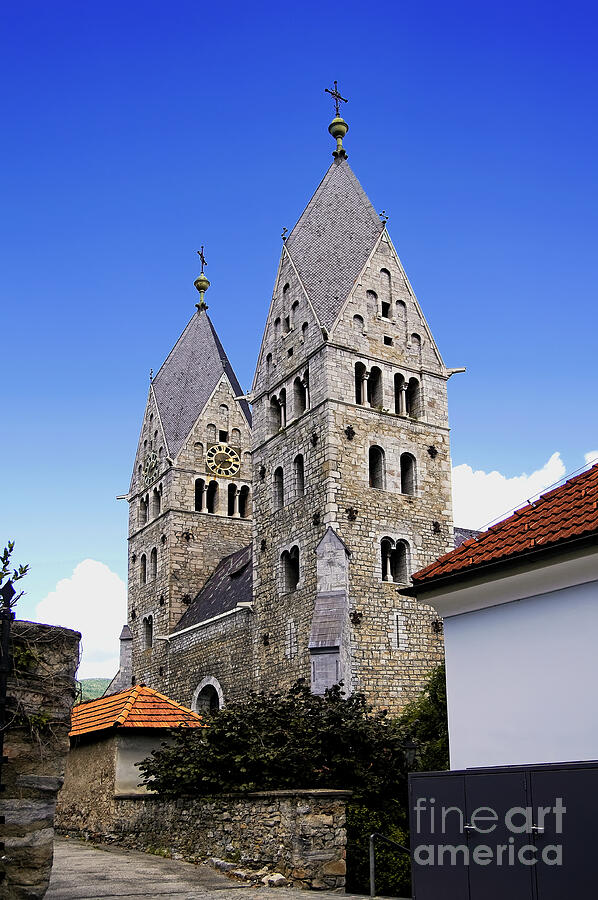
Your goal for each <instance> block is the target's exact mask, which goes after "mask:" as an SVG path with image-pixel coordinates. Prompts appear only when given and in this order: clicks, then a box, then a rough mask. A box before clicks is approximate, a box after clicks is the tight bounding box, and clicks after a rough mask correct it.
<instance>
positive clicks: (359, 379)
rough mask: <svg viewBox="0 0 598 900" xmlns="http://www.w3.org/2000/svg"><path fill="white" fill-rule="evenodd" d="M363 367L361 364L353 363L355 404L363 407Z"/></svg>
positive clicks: (364, 393) (364, 386) (364, 392)
mask: <svg viewBox="0 0 598 900" xmlns="http://www.w3.org/2000/svg"><path fill="white" fill-rule="evenodd" d="M365 371H366V370H365V366H364V364H363V363H362V362H358V363H355V402H356V403H358V404H359V406H363V405H364V403H365V398H366V392H367V388H366V383H365V382H366V379H365Z"/></svg>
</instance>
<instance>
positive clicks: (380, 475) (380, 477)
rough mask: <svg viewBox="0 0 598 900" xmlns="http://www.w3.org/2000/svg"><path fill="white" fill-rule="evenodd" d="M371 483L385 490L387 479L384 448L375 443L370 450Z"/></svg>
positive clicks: (371, 485) (374, 486)
mask: <svg viewBox="0 0 598 900" xmlns="http://www.w3.org/2000/svg"><path fill="white" fill-rule="evenodd" d="M368 464H369V483H370V487H373V488H378V489H379V490H384V486H385V481H386V472H385V463H384V450H383V449H382V447H377V446H376V445H374V446H373V447H370V451H369V458H368Z"/></svg>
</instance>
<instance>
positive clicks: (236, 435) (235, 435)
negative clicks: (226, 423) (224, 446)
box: [230, 428, 241, 447]
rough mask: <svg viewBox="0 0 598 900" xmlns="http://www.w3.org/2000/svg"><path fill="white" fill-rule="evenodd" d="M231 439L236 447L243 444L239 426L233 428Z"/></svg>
mask: <svg viewBox="0 0 598 900" xmlns="http://www.w3.org/2000/svg"><path fill="white" fill-rule="evenodd" d="M230 439H231V441H232V443H233V445H234V446H235V447H240V446H241V431H240V430H239V429H238V428H233V430H232V431H231V433H230Z"/></svg>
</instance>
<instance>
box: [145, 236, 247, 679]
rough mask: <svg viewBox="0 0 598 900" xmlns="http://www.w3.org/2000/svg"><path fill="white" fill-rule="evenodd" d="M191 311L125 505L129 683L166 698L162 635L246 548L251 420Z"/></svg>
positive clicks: (150, 411)
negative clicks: (222, 567)
mask: <svg viewBox="0 0 598 900" xmlns="http://www.w3.org/2000/svg"><path fill="white" fill-rule="evenodd" d="M200 255H201V260H202V272H201V275H200V276H199V277H198V278H197V279H196V281H195V286H196V288H197V290H198V291H199V293H200V301H199V303H197V304H196V306H197V311H196V312H195V314H194V315H193V316H192V318H191V320H190V321H189V323H188V324H187V326H186V328H185V330H184V331H183V333H182V334H181V336H180V338H179V339H178V341H177V342H176V344H175V346H174V348H173V349H172V351H171V353H170V354H169V356H168V358H167V359H166V361H165V362H164V364H163V365H162V367H161V369H160V370H159V372H158V374H157V375H156V376H155V378H153V379H152V381H151V384H150V389H149V396H148V399H147V405H146V408H145V414H144V417H143V424H142V427H141V434H140V437H139V444H138V447H137V453H136V457H135V463H134V468H133V475H132V478H131V486H130V490H129V494H128V496H127V499H128V501H129V575H128V582H129V586H128V623H129V626H130V629H131V632H132V637H133V661H132V674H133V678H134V680H135V681H137V682H138V683H139V682H141V681H143V682H146V683H147V684H148V685H150V686H151V687H154V688H157V689H158V690H163V691H168V688H169V677H170V673H169V662H168V655H169V654H168V635H169V633H171V632H172V631H173V630H174V628H175V627H176V624H177V622H178V621H179V620H180V618H181V616H182V614H183V613H184V612H185V610H186V609H187V607H188V605H189V603H190V602H191V601H192V599H193V598H194V597H195V595H196V593H197V591H198V590H199V589H200V588H201V587H202V585H203V584H204V583H205V581H206V580H207V579H208V577H209V576H210V575H211V574H212V572H213V571H214V569H215V568H216V566H217V564H218V563H219V561H220V560H221V559H222V558H223V557H225V556H227V555H228V554H230V553H233V552H235V551H237V550H239V549H241V548H242V547H245V546H247V544H249V543H250V541H251V503H252V498H251V480H252V471H251V413H250V410H249V406H248V404H247V401H246V400H244V399H241V394H242V391H241V388H240V385H239V382H238V381H237V378H236V376H235V373H234V372H233V369H232V367H231V365H230V362H229V361H228V358H227V356H226V353H225V352H224V349H223V347H222V344H221V343H220V340H219V339H218V335H217V334H216V331H215V329H214V326H213V324H212V322H211V320H210V318H209V316H208V307H207V304H206V302H205V299H204V297H205V292H206V290H207V289H208V287H209V285H210V282H209V281H208V279H207V278H206V276H205V274H204V273H203V268H204V264H205V258H204V256H203V248H202V251H201V254H200Z"/></svg>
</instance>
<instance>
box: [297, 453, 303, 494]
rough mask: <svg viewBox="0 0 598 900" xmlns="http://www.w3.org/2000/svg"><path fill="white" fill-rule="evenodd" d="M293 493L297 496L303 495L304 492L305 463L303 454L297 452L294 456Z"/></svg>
mask: <svg viewBox="0 0 598 900" xmlns="http://www.w3.org/2000/svg"><path fill="white" fill-rule="evenodd" d="M294 466H295V493H296V495H297V497H303V495H304V494H305V465H304V462H303V455H302V454H301V453H299V454H298V455H297V456H296V457H295V461H294Z"/></svg>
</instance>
